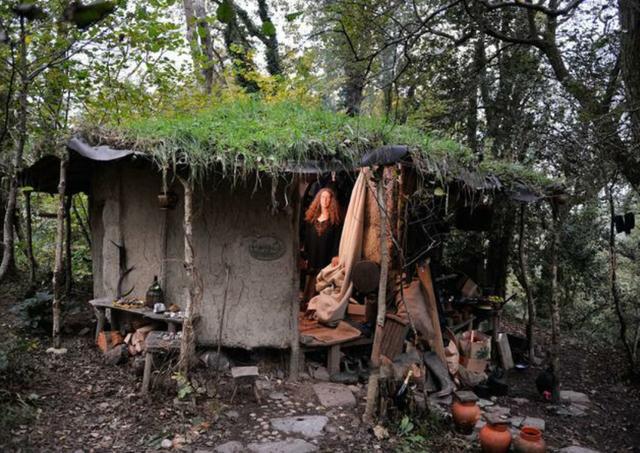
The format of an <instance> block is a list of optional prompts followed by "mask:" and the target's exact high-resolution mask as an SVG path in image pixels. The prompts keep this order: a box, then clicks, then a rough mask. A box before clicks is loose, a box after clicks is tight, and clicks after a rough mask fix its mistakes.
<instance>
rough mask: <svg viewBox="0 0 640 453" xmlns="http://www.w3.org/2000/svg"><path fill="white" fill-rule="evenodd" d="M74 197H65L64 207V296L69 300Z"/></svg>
mask: <svg viewBox="0 0 640 453" xmlns="http://www.w3.org/2000/svg"><path fill="white" fill-rule="evenodd" d="M72 198H73V196H72V195H67V196H66V197H65V207H64V218H65V222H64V230H65V231H64V235H65V240H64V245H65V252H64V258H65V265H64V294H65V296H66V297H67V300H68V299H69V298H70V297H71V288H72V287H73V259H72V258H73V257H72V256H71V203H72V201H73V200H72Z"/></svg>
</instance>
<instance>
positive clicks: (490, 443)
mask: <svg viewBox="0 0 640 453" xmlns="http://www.w3.org/2000/svg"><path fill="white" fill-rule="evenodd" d="M479 437H480V447H482V451H483V452H484V453H507V452H508V451H509V446H510V445H511V433H510V432H509V427H508V426H507V424H506V423H487V424H486V425H484V427H483V428H482V429H481V430H480V435H479Z"/></svg>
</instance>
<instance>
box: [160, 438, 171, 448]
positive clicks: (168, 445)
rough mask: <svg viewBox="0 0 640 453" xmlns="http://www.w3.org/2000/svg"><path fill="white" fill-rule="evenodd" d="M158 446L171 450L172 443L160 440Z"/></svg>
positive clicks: (168, 440)
mask: <svg viewBox="0 0 640 453" xmlns="http://www.w3.org/2000/svg"><path fill="white" fill-rule="evenodd" d="M160 446H161V447H162V448H171V447H173V442H171V439H162V442H161V443H160Z"/></svg>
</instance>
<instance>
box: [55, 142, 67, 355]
mask: <svg viewBox="0 0 640 453" xmlns="http://www.w3.org/2000/svg"><path fill="white" fill-rule="evenodd" d="M67 165H68V155H67V153H66V152H65V153H63V155H62V157H61V158H60V182H59V183H58V217H57V228H56V248H55V249H56V253H55V261H54V267H53V332H52V336H53V347H54V348H56V349H58V348H60V313H61V306H62V295H63V291H62V290H63V288H62V279H63V278H64V265H63V259H64V255H63V245H64V236H65V234H64V223H65V221H64V220H65V217H66V215H65V207H66V196H65V192H66V189H67Z"/></svg>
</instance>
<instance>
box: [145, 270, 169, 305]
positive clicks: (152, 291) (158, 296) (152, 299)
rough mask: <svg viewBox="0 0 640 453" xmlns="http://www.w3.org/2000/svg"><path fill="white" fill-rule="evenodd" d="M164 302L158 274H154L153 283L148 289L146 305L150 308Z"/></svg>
mask: <svg viewBox="0 0 640 453" xmlns="http://www.w3.org/2000/svg"><path fill="white" fill-rule="evenodd" d="M161 303H164V297H163V295H162V288H160V283H159V282H158V276H157V275H154V276H153V283H152V284H151V286H149V289H148V290H147V297H146V300H145V305H146V306H147V307H149V308H153V306H154V305H155V304H161Z"/></svg>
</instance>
